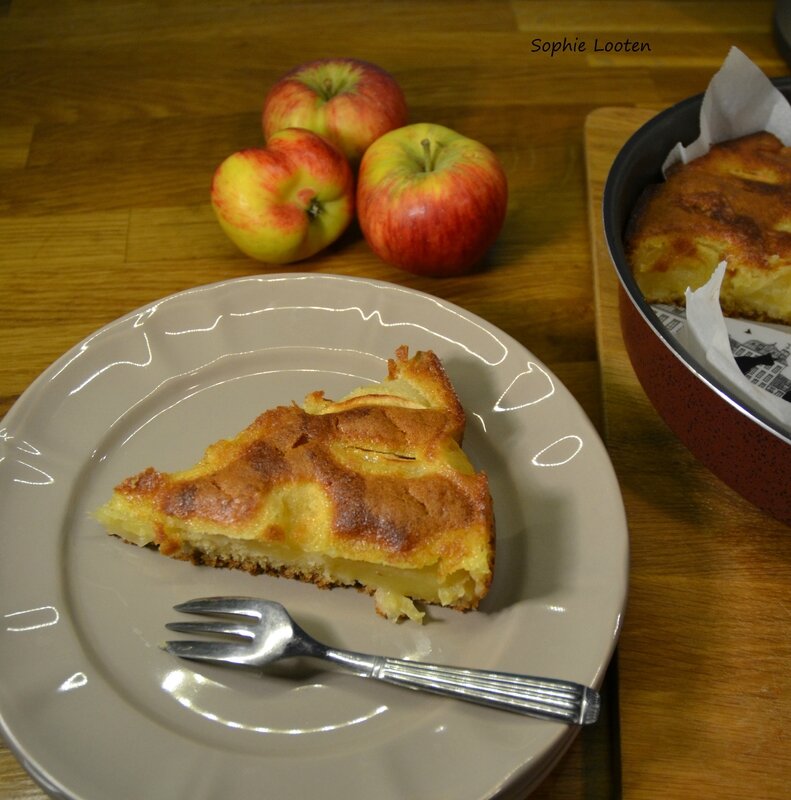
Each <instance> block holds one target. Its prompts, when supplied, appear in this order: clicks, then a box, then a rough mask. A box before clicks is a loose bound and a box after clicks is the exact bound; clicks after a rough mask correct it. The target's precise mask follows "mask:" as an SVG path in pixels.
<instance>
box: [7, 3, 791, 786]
mask: <svg viewBox="0 0 791 800" xmlns="http://www.w3.org/2000/svg"><path fill="white" fill-rule="evenodd" d="M772 10H773V3H772V2H771V1H770V0H759V1H758V2H744V0H724V2H717V1H714V0H708V1H704V0H689V1H685V0H678V1H673V0H669V1H667V2H661V1H660V0H633V1H631V0H606V1H605V2H583V1H582V0H574V1H569V2H565V1H563V0H511V1H510V2H509V1H508V0H468V1H467V2H464V1H463V0H425V1H424V2H419V1H418V0H382V1H381V2H370V0H365V1H363V0H342V1H341V0H338V1H337V2H334V1H333V0H329V1H328V2H321V1H320V0H316V1H315V2H295V1H294V0H280V1H279V2H274V1H272V2H262V1H260V0H226V1H224V2H222V3H213V2H208V1H207V0H160V1H159V2H154V1H153V0H150V1H149V0H109V1H108V2H99V0H59V1H56V0H0V290H1V291H0V416H1V415H3V414H5V413H6V412H7V411H8V409H10V408H11V406H12V405H13V404H14V403H15V402H16V401H17V400H18V398H19V397H20V395H21V394H22V392H24V390H25V389H26V388H27V387H28V386H29V385H30V384H31V382H32V381H33V380H34V379H35V378H36V377H37V376H38V375H39V374H40V373H41V372H42V370H44V369H45V368H46V367H47V366H49V364H51V363H52V362H53V361H54V360H55V359H57V358H58V357H59V356H60V355H62V354H63V353H64V352H66V351H67V350H68V349H69V348H70V347H72V346H74V345H75V344H77V343H78V342H80V341H81V340H82V339H83V338H85V337H86V336H88V335H89V334H90V333H92V332H93V331H95V330H96V329H97V328H99V327H100V326H102V325H104V324H106V323H108V322H110V321H112V320H114V319H116V318H117V317H119V316H121V315H123V314H125V313H127V312H129V311H130V310H132V309H135V308H137V307H139V306H141V305H143V304H146V303H149V302H152V301H154V300H157V299H158V298H161V297H163V296H165V295H168V294H171V293H173V292H176V291H179V290H183V289H187V288H189V287H193V286H198V285H202V284H206V283H210V282H213V281H218V280H225V279H229V278H234V277H239V276H247V275H251V274H256V273H270V272H278V271H281V270H282V269H283V268H282V267H270V266H268V265H264V264H260V263H257V262H254V261H252V260H250V259H249V258H247V257H245V256H244V255H242V254H241V253H240V252H239V251H237V250H236V249H235V248H234V246H233V245H232V244H231V243H230V242H229V241H228V240H227V239H226V238H225V237H224V235H223V234H222V232H221V230H220V229H219V227H218V225H217V224H216V222H215V220H214V218H213V216H212V212H211V208H210V205H209V197H208V186H209V182H210V180H211V175H212V173H213V171H214V169H215V167H216V166H217V165H218V164H219V163H220V162H221V161H222V160H223V159H224V158H225V157H226V156H227V155H229V154H230V153H231V152H233V151H235V150H237V149H240V148H242V147H246V146H255V145H258V144H260V143H261V140H262V134H261V130H260V109H261V104H262V101H263V97H264V95H265V93H266V91H267V89H268V87H269V86H270V85H271V84H272V82H273V81H274V80H276V79H277V78H278V77H279V76H280V75H281V74H283V73H284V72H285V71H286V70H287V69H289V68H291V67H293V66H295V65H296V64H299V63H301V62H304V61H307V60H310V59H313V58H320V57H329V56H335V55H343V56H350V57H356V58H362V59H366V60H369V61H373V62H375V63H377V64H380V65H381V66H383V67H384V68H385V69H387V70H389V71H390V72H391V73H392V74H393V75H394V76H395V77H396V78H397V80H398V81H399V82H400V83H401V85H402V87H403V89H404V91H405V94H406V97H407V101H408V104H409V108H410V121H412V122H417V121H431V122H438V123H440V124H443V125H447V126H449V127H451V128H455V129H457V130H459V131H461V132H463V133H465V134H466V135H468V136H471V137H472V138H475V139H478V140H480V141H483V142H485V143H486V144H487V145H489V147H491V148H492V149H493V150H494V151H495V152H496V153H497V155H498V156H499V157H500V159H501V161H502V163H503V166H504V168H505V171H506V173H507V175H508V180H509V187H510V197H509V208H508V216H507V219H506V223H505V226H504V229H503V231H502V234H501V236H500V238H499V240H498V241H497V243H496V245H495V246H494V248H493V249H492V250H491V252H490V253H489V255H488V256H487V257H486V259H485V262H484V264H482V265H481V268H480V269H479V270H477V271H476V272H474V273H473V274H471V275H468V276H465V277H461V278H453V279H443V280H437V279H430V278H423V277H418V276H414V275H410V274H408V273H405V272H401V271H399V270H397V269H395V268H392V267H390V266H388V265H386V264H384V263H382V262H381V261H379V260H378V259H377V258H376V257H375V256H374V255H373V254H372V253H371V251H370V250H369V249H368V247H367V245H366V244H365V242H364V241H363V239H362V237H361V235H360V233H359V231H358V230H357V229H356V228H355V229H352V230H350V231H349V232H348V233H347V234H346V235H345V236H344V237H343V238H342V240H341V241H340V242H338V243H337V244H336V245H334V246H333V247H331V248H330V249H328V250H327V251H324V252H322V253H320V254H319V255H317V256H315V257H314V258H311V259H309V260H308V261H306V262H303V263H301V264H300V265H299V269H301V270H306V271H313V272H331V273H339V274H345V275H355V276H365V277H370V278H378V279H383V280H388V281H392V282H394V283H396V284H399V285H402V286H406V287H412V288H416V289H420V290H423V291H427V292H430V293H432V294H434V295H436V296H438V297H441V298H444V299H447V300H450V301H452V302H454V303H457V304H459V305H461V306H462V307H464V308H466V309H468V310H469V311H471V312H473V313H476V314H479V315H481V316H483V317H485V318H486V319H488V320H489V321H490V322H492V323H493V324H494V325H497V326H498V327H500V328H501V329H503V330H504V331H506V332H507V333H508V334H510V335H511V336H513V337H514V338H515V339H517V340H518V341H520V342H521V343H523V344H524V345H525V346H526V347H528V348H529V349H530V350H531V351H532V352H533V353H534V354H535V355H536V356H537V357H538V358H539V359H541V360H542V361H544V362H545V363H546V364H547V365H548V366H549V367H550V368H551V369H552V370H553V372H554V373H555V374H556V375H557V376H558V377H559V378H560V379H561V380H562V381H563V382H564V383H565V384H566V385H567V386H568V388H569V389H570V390H571V392H572V393H573V394H574V395H575V396H576V398H577V399H578V400H579V402H580V403H581V405H582V407H583V408H584V409H585V411H586V412H587V413H588V415H589V416H590V417H591V419H592V420H593V421H594V423H595V424H596V425H597V426H599V428H600V430H601V431H602V433H603V435H604V436H605V439H606V443H607V445H608V447H609V449H610V453H611V455H612V458H613V462H614V463H615V465H616V469H617V470H618V474H619V476H620V478H621V483H622V488H623V492H624V499H625V503H626V506H627V512H628V515H629V521H630V527H631V531H632V534H631V535H632V537H633V543H632V545H633V549H634V556H633V559H634V562H633V569H632V573H633V574H632V580H631V597H630V603H629V609H628V614H627V622H626V627H625V629H624V636H623V640H622V644H621V646H620V648H619V654H618V661H617V663H614V664H613V666H612V667H611V669H610V670H609V672H608V676H607V681H606V685H605V699H606V703H605V714H604V716H603V719H602V721H601V723H600V724H599V725H597V726H595V727H593V728H590V729H586V730H585V731H584V732H583V733H582V734H581V735H580V736H579V737H578V738H577V739H576V741H575V743H574V745H573V746H572V748H571V749H570V750H569V752H568V753H567V754H566V756H565V757H564V758H563V760H562V761H561V762H560V763H559V765H558V766H557V768H556V769H555V770H554V771H553V772H552V774H551V775H550V776H549V777H548V778H547V779H546V781H545V782H544V784H543V785H542V786H541V787H540V788H539V789H538V791H537V792H536V793H535V797H537V798H560V800H564V799H565V798H569V799H571V798H575V799H576V798H605V797H618V796H620V795H621V794H623V795H624V796H627V797H635V798H656V797H662V798H667V797H670V798H675V797H678V798H686V797H689V796H691V795H692V796H700V797H715V796H716V797H763V798H773V797H781V796H784V795H783V794H782V790H783V789H784V788H787V787H788V784H789V783H790V782H791V765H789V761H788V758H789V756H788V753H789V749H790V748H789V747H788V746H787V743H788V737H787V734H786V732H785V728H784V726H785V722H786V720H787V719H788V717H789V713H788V712H789V710H791V701H789V683H788V680H789V679H788V662H789V655H790V654H789V649H788V644H787V640H788V637H787V635H786V634H787V631H788V625H789V623H790V622H791V618H790V615H789V609H791V603H790V602H789V600H790V599H791V598H790V597H789V584H791V578H790V577H789V563H790V562H791V559H790V558H789V556H790V555H791V553H789V537H788V535H787V533H788V532H787V531H786V530H781V529H779V528H778V527H777V526H774V525H773V524H772V522H771V521H770V520H767V519H766V518H764V517H763V516H762V515H760V514H758V512H756V511H755V510H754V509H752V508H750V507H748V506H747V505H746V504H745V503H744V502H743V501H741V500H740V498H739V497H738V496H736V495H735V494H733V493H732V492H729V491H728V490H726V489H725V488H724V487H723V486H722V485H721V484H719V482H718V481H717V480H716V479H714V478H713V477H712V476H711V475H710V474H708V473H707V472H705V471H704V470H702V469H701V468H700V467H699V466H698V465H697V464H696V463H695V461H694V460H693V459H692V458H691V456H689V454H688V453H686V451H685V450H684V449H683V448H682V447H681V446H680V445H678V443H677V442H675V441H674V440H673V438H672V437H671V436H670V434H669V433H668V432H667V430H666V429H665V428H664V426H663V425H662V424H661V422H659V420H658V418H657V417H656V415H655V414H654V412H653V410H652V409H651V407H650V405H649V404H648V403H647V401H646V400H645V398H644V396H642V394H641V391H640V389H639V387H638V386H637V385H636V383H635V380H634V377H633V375H632V373H631V371H630V367H629V365H628V362H627V361H626V360H625V353H624V351H623V347H622V344H621V343H620V342H619V341H618V334H617V326H616V325H615V322H614V317H613V314H614V307H613V305H612V300H613V297H612V288H613V287H612V285H611V283H612V281H611V278H612V276H611V275H609V273H608V271H607V269H606V266H605V264H606V262H605V261H604V260H603V259H602V257H601V255H602V254H601V249H600V248H601V242H600V239H599V238H597V233H596V231H595V229H594V230H593V231H591V229H590V228H589V223H588V220H589V211H590V210H591V208H590V206H589V200H588V185H587V179H586V146H587V147H588V152H587V155H588V161H589V165H590V166H591V187H592V189H593V192H594V194H592V195H591V197H592V198H593V200H592V202H593V203H594V207H593V209H592V210H593V212H595V202H596V200H595V197H596V195H595V192H596V191H597V187H600V184H601V181H602V180H603V177H602V171H603V170H605V169H606V166H607V161H608V159H610V160H611V158H612V156H613V155H614V151H615V149H617V143H618V141H619V140H621V141H622V139H623V138H625V136H626V135H627V133H628V130H629V129H630V126H634V125H635V124H636V122H637V121H638V118H644V117H646V116H649V115H650V114H651V113H654V112H655V111H657V110H660V109H662V108H665V107H667V106H668V105H671V104H673V103H675V102H677V101H678V100H681V99H682V98H684V97H686V96H689V95H691V94H695V93H697V92H700V91H702V90H703V89H704V88H705V86H706V84H707V83H708V81H709V79H710V77H711V75H712V74H713V73H714V72H715V71H716V69H717V68H718V66H719V65H720V64H721V62H722V60H723V58H724V57H725V55H726V54H727V51H728V48H729V47H731V46H732V45H735V46H738V47H740V48H741V49H742V50H743V51H744V52H745V53H746V54H747V55H748V56H749V57H751V58H752V59H753V60H754V61H755V62H756V63H757V64H758V65H759V66H760V67H761V68H762V69H763V70H764V71H765V72H766V73H767V74H768V75H770V76H775V75H781V74H786V73H787V72H788V67H787V65H786V63H785V62H784V61H783V60H782V58H781V57H780V54H779V52H778V50H777V47H776V45H775V42H774V39H773V36H772V26H771V19H772ZM627 42H628V44H627ZM553 43H557V44H558V47H559V48H562V46H563V45H564V44H565V45H566V46H565V48H564V49H560V50H559V51H558V52H555V53H554V54H553V53H552V52H551V50H552V47H553ZM582 45H584V48H583V47H582ZM608 48H609V49H608ZM603 107H606V108H608V109H609V108H611V107H620V109H619V110H616V111H609V110H608V111H607V112H602V113H601V114H598V113H592V112H596V109H599V108H603ZM635 109H639V110H640V111H638V112H637V116H634V113H635ZM586 120H587V121H588V124H587V128H586ZM619 137H620V139H619ZM591 158H592V159H593V160H592V161H591ZM594 216H595V213H594ZM592 253H594V254H596V258H594V257H593V256H592ZM594 267H595V270H594ZM595 282H596V283H595ZM595 289H596V291H595ZM597 313H598V314H599V322H600V324H599V326H598V330H597ZM597 333H598V340H597ZM600 355H601V362H600V358H599V356H600ZM600 370H601V376H600ZM0 427H1V424H0ZM8 535H10V532H8V531H5V530H3V531H2V536H4V537H5V536H8ZM3 547H4V544H3V542H2V540H0V554H2V553H3V552H4V550H3V549H2V548H3ZM0 612H5V609H0ZM0 633H1V632H0ZM0 646H6V645H5V643H4V642H2V641H1V640H0ZM53 657H54V656H53ZM710 686H713V687H714V691H713V692H712V694H708V692H709V690H710ZM619 705H620V709H619ZM619 719H620V720H621V722H622V724H621V725H619ZM621 754H622V756H623V764H622V767H623V769H621V761H620V759H621ZM43 796H44V794H43V792H42V791H41V789H40V788H38V787H37V786H36V785H35V784H34V783H33V781H32V780H31V779H30V778H29V776H28V775H27V773H26V772H25V771H24V769H23V768H22V766H21V765H20V764H19V762H18V761H17V760H16V759H15V758H14V756H13V755H12V754H11V753H10V752H9V750H8V749H7V748H0V799H1V800H7V799H9V798H41V797H43Z"/></svg>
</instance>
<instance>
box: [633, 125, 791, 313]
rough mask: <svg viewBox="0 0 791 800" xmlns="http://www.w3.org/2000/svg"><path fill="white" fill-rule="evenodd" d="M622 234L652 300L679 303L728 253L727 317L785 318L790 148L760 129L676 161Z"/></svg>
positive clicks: (789, 305) (789, 296)
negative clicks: (688, 290) (700, 153)
mask: <svg viewBox="0 0 791 800" xmlns="http://www.w3.org/2000/svg"><path fill="white" fill-rule="evenodd" d="M626 242H627V258H628V260H629V263H630V265H631V268H632V270H633V273H634V276H635V280H636V281H637V284H638V286H639V287H640V289H641V291H642V292H643V295H644V296H645V298H646V300H647V301H648V302H649V303H672V304H676V305H683V304H684V300H685V291H686V289H687V288H688V287H689V288H691V289H693V290H694V289H698V288H700V287H701V286H703V285H704V284H705V283H706V282H707V281H708V280H709V278H710V277H711V275H712V273H713V272H714V269H715V268H716V267H717V265H718V264H719V263H720V262H721V261H725V262H726V263H727V268H726V275H725V278H724V280H723V284H722V293H721V296H720V303H721V306H722V311H723V313H724V314H725V315H726V316H732V317H744V318H748V319H756V320H764V321H769V322H782V323H786V324H791V148H789V147H784V146H783V145H782V143H781V142H780V140H779V139H777V137H775V136H774V135H772V134H770V133H766V132H761V133H756V134H751V135H749V136H744V137H741V138H739V139H734V140H732V141H728V142H723V143H721V144H717V145H714V146H713V147H712V148H711V150H710V151H709V152H708V153H707V154H706V155H704V156H701V157H700V158H698V159H695V160H694V161H690V162H689V163H687V164H676V165H674V166H673V167H671V168H670V169H669V170H668V174H667V176H666V180H665V182H664V183H662V184H659V185H656V186H652V187H651V188H650V189H649V190H648V191H647V192H646V193H645V194H644V195H643V197H642V198H641V199H640V201H639V202H638V207H637V209H636V211H635V213H634V215H633V216H632V219H631V220H630V224H629V227H628V231H627V237H626Z"/></svg>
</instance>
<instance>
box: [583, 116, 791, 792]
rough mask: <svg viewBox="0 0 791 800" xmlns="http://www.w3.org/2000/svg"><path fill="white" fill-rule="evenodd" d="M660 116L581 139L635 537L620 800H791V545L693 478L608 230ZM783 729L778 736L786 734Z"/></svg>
mask: <svg viewBox="0 0 791 800" xmlns="http://www.w3.org/2000/svg"><path fill="white" fill-rule="evenodd" d="M655 113H656V111H653V110H647V109H638V108H602V109H598V110H596V111H594V112H592V113H591V114H590V115H589V116H588V118H587V120H586V125H585V131H584V137H585V139H584V140H585V153H586V167H587V188H588V204H589V205H588V212H589V219H590V235H591V248H592V260H593V269H594V283H595V285H594V289H595V295H594V296H595V304H596V333H597V344H598V354H599V362H600V369H601V386H602V402H603V434H604V438H605V442H606V444H607V448H608V451H609V453H610V456H611V458H612V461H613V465H614V467H615V470H616V472H617V474H618V478H619V481H620V485H621V490H622V493H623V497H624V504H625V507H626V511H627V517H628V523H629V530H630V550H631V568H630V581H629V601H628V604H627V610H626V615H625V622H624V627H623V632H622V635H621V639H620V643H619V648H618V655H619V659H618V665H619V694H620V697H619V700H620V729H621V737H620V738H621V760H622V780H623V795H624V797H627V798H629V800H653V798H656V797H683V796H688V793H689V791H690V790H691V787H693V786H694V787H695V791H696V793H697V794H698V796H700V797H715V796H716V797H726V798H737V797H738V798H741V797H761V798H781V797H787V792H788V787H789V786H791V748H789V746H788V738H787V732H786V723H787V719H788V718H789V717H791V677H789V674H788V668H787V667H788V663H789V662H791V643H789V637H788V624H789V609H791V530H789V529H788V527H787V526H785V525H783V524H781V523H779V522H777V521H776V520H774V519H772V518H770V517H769V516H768V515H766V514H764V513H762V512H761V511H759V510H758V509H756V508H755V507H753V506H751V505H750V504H749V503H747V502H746V501H745V500H743V498H741V497H740V496H739V495H738V494H736V492H734V491H732V490H731V489H730V488H728V487H727V486H725V485H724V484H723V483H722V482H721V481H720V480H719V479H718V478H716V477H715V476H714V475H713V474H712V473H711V472H709V470H707V469H706V468H705V467H703V466H702V465H701V464H699V463H698V462H697V461H696V460H695V458H694V457H693V456H692V455H691V454H690V453H689V451H688V450H687V449H686V447H684V446H683V445H682V444H681V443H680V442H679V441H678V439H677V438H676V437H675V436H674V435H673V434H672V433H671V431H670V430H669V429H668V428H667V426H666V425H665V424H664V422H663V421H662V420H661V419H660V417H659V416H658V415H657V413H656V412H655V411H654V409H653V407H652V406H651V404H650V402H649V401H648V399H647V398H646V396H645V393H644V392H643V390H642V388H641V386H640V385H639V382H638V381H637V378H636V377H635V375H634V372H633V370H632V367H631V364H630V362H629V357H628V355H627V353H626V350H625V348H624V343H623V339H622V336H621V332H620V324H619V316H618V279H617V276H616V273H615V270H614V268H613V266H612V264H611V262H610V259H609V254H608V251H607V247H606V244H605V240H604V233H603V227H602V221H601V198H602V190H603V186H604V183H605V181H606V178H607V173H608V172H609V168H610V165H611V164H612V162H613V160H614V158H615V156H616V155H617V153H618V151H619V149H620V148H621V146H622V145H623V144H624V142H625V141H626V140H627V139H628V138H629V136H630V135H631V134H632V133H634V131H636V130H637V129H638V128H639V127H640V126H641V125H642V124H643V123H645V122H646V121H648V120H649V119H650V118H651V117H652V116H653V115H654V114H655ZM784 720H785V721H784Z"/></svg>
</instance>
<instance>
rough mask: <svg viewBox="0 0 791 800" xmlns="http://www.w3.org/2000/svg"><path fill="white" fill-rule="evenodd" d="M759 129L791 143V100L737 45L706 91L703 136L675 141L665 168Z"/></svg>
mask: <svg viewBox="0 0 791 800" xmlns="http://www.w3.org/2000/svg"><path fill="white" fill-rule="evenodd" d="M759 131H768V132H769V133H773V134H774V135H775V136H777V138H778V139H780V141H781V142H782V143H783V144H784V145H786V147H788V146H790V145H791V104H789V102H788V100H786V98H785V96H784V95H783V93H782V92H781V91H779V90H778V89H777V88H776V87H775V86H774V85H773V84H772V82H771V81H770V80H769V78H767V77H766V75H764V73H763V72H762V71H761V70H760V68H759V67H757V66H756V65H755V64H754V63H753V62H752V61H751V60H750V59H749V58H747V56H746V55H745V54H744V53H743V52H742V51H741V50H739V48H738V47H731V49H730V51H729V52H728V55H727V57H726V58H725V61H724V62H723V64H722V67H720V70H719V72H717V73H716V74H715V75H714V77H713V78H712V79H711V81H710V82H709V85H708V88H707V89H706V93H705V94H704V95H703V103H702V105H701V108H700V136H699V137H698V138H697V139H696V140H695V141H694V142H692V144H689V145H686V146H684V145H682V144H681V142H679V143H678V144H676V146H675V147H674V148H673V149H672V150H671V151H670V154H669V155H668V157H667V158H666V159H665V163H664V164H663V165H662V172H663V173H664V172H665V170H667V169H668V167H670V166H672V165H673V164H675V163H676V162H678V161H681V162H682V163H684V164H686V163H687V162H689V161H693V160H694V159H696V158H699V157H700V156H702V155H705V154H706V153H708V152H709V148H710V147H711V145H713V144H717V143H718V142H726V141H728V140H729V139H738V138H739V137H740V136H747V135H749V134H751V133H758V132H759Z"/></svg>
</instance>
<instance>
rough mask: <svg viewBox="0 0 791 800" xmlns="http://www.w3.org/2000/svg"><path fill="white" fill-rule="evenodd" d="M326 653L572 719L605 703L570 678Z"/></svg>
mask: <svg viewBox="0 0 791 800" xmlns="http://www.w3.org/2000/svg"><path fill="white" fill-rule="evenodd" d="M326 657H328V658H329V659H330V660H332V661H335V662H336V663H340V664H343V665H344V666H345V667H347V668H348V669H350V670H351V671H353V672H355V673H356V674H358V675H362V676H364V677H368V678H375V679H377V680H380V681H385V682H387V683H393V684H396V685H398V686H406V687H408V688H410V689H421V690H423V691H427V692H432V693H434V694H441V695H445V696H447V697H455V698H457V699H459V700H467V701H469V702H471V703H478V704H479V705H484V706H489V707H490V708H500V709H505V710H507V711H515V712H517V713H519V714H525V715H527V716H530V717H538V718H540V719H549V720H556V721H559V722H566V723H570V724H572V725H589V724H591V723H593V722H595V721H596V720H597V719H598V716H599V709H600V707H601V698H600V696H599V693H598V692H597V691H596V690H595V689H591V688H590V687H589V686H583V685H582V684H579V683H574V682H572V681H565V680H559V679H555V678H538V677H533V676H530V675H517V674H513V673H509V672H489V671H486V670H477V669H463V668H459V667H446V666H441V665H439V664H423V663H421V662H419V661H405V660H403V659H397V658H384V657H380V656H365V655H362V654H358V653H350V652H348V651H345V652H344V651H338V650H330V651H328V652H327V653H326Z"/></svg>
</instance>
